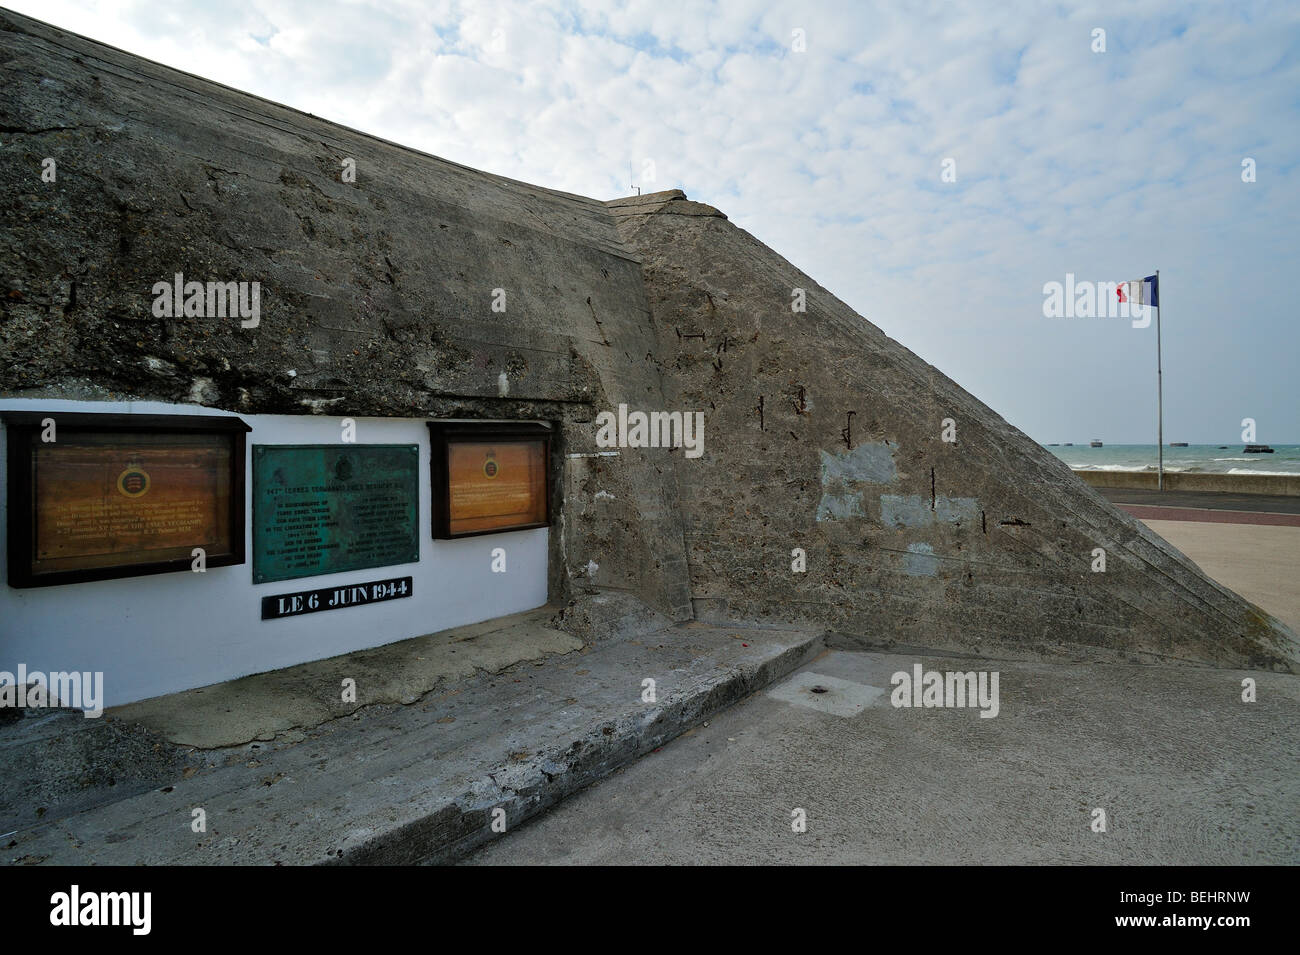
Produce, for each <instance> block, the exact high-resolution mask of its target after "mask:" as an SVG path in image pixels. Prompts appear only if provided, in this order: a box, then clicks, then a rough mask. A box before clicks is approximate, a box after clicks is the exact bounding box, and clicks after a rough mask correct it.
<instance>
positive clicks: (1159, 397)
mask: <svg viewBox="0 0 1300 955" xmlns="http://www.w3.org/2000/svg"><path fill="white" fill-rule="evenodd" d="M1155 293H1156V448H1157V451H1158V454H1159V462H1160V463H1159V466H1158V476H1157V479H1156V482H1157V484H1156V486H1157V489H1158V490H1161V491H1163V490H1164V489H1165V379H1164V368H1163V367H1162V365H1161V360H1160V270H1159V269H1156V287H1155Z"/></svg>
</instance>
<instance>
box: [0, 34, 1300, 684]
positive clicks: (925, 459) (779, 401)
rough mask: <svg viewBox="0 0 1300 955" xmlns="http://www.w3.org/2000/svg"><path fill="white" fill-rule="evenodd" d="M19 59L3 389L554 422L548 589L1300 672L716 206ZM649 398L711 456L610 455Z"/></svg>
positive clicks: (926, 641)
mask: <svg viewBox="0 0 1300 955" xmlns="http://www.w3.org/2000/svg"><path fill="white" fill-rule="evenodd" d="M0 53H2V54H3V56H0V82H3V84H4V88H5V90H6V94H7V95H6V97H4V98H3V99H2V100H0V215H3V216H4V218H5V221H6V223H7V227H6V229H5V231H4V233H3V236H2V237H0V252H3V255H2V256H0V284H2V285H3V289H0V309H2V310H3V313H2V318H3V321H2V322H0V395H2V396H7V397H28V398H32V397H34V398H76V399H84V400H108V399H110V398H112V399H120V398H137V399H152V400H161V401H171V402H178V403H182V404H192V405H200V406H203V407H210V408H220V409H225V410H230V411H235V412H240V413H249V414H251V413H261V414H316V415H329V416H337V417H342V416H344V415H349V416H362V415H367V416H378V417H400V418H418V417H421V416H430V417H443V418H477V419H484V418H491V419H541V420H547V421H551V422H554V424H555V425H556V428H557V433H558V434H559V436H560V440H559V444H560V456H561V460H562V461H563V468H562V471H561V474H560V480H559V481H558V486H557V496H556V502H557V505H559V506H558V507H557V510H556V514H555V520H556V525H555V527H554V528H553V529H552V533H551V535H550V547H551V574H552V580H551V594H552V597H553V599H567V598H570V597H574V596H579V597H581V596H584V595H590V594H594V593H599V592H605V593H606V594H626V595H629V596H631V597H635V598H639V599H641V600H644V601H645V602H646V603H648V604H649V605H650V606H651V607H652V608H653V609H654V610H656V611H658V612H660V613H662V614H664V615H666V616H668V617H670V618H672V619H676V620H684V619H687V618H689V617H690V616H692V614H693V613H696V614H697V615H698V616H701V617H721V618H728V617H730V618H742V619H746V620H760V621H762V620H767V621H772V622H774V623H776V622H781V623H786V622H792V623H813V624H816V625H820V626H825V627H829V628H833V629H836V630H841V631H844V632H845V633H850V634H857V635H860V636H861V637H862V638H863V639H867V640H871V641H874V642H878V643H882V644H889V643H894V644H908V643H911V644H922V645H926V646H931V647H947V648H954V649H961V650H967V651H974V652H983V653H994V654H995V653H998V652H1004V651H1005V652H1017V653H1024V652H1067V653H1070V654H1072V655H1076V656H1080V657H1095V658H1098V659H1139V660H1166V661H1187V662H1196V663H1212V664H1221V665H1231V666H1242V665H1248V666H1278V667H1283V668H1287V667H1291V666H1293V665H1296V663H1297V661H1300V650H1298V649H1297V644H1296V641H1295V637H1294V635H1293V634H1290V633H1289V632H1288V631H1285V630H1284V629H1282V628H1280V627H1279V625H1277V624H1276V623H1275V622H1274V621H1272V620H1271V619H1270V618H1268V617H1267V616H1265V615H1263V614H1262V613H1261V612H1260V611H1258V609H1257V608H1254V607H1252V606H1251V605H1249V604H1247V603H1246V602H1245V601H1243V600H1242V599H1240V598H1239V597H1237V596H1236V595H1235V594H1232V593H1231V592H1229V591H1227V590H1225V589H1224V588H1222V587H1221V586H1219V585H1217V584H1215V583H1213V582H1212V581H1210V580H1208V579H1207V578H1205V577H1204V575H1202V574H1201V573H1200V572H1199V571H1198V570H1197V569H1196V568H1195V566H1194V565H1192V564H1191V563H1190V562H1189V561H1188V560H1187V559H1186V558H1184V557H1183V556H1182V555H1181V554H1179V553H1178V552H1177V551H1175V550H1174V549H1173V548H1171V547H1169V545H1167V544H1166V543H1165V542H1163V541H1162V540H1160V539H1159V538H1158V537H1156V536H1155V535H1154V534H1152V533H1150V532H1149V531H1147V530H1146V529H1145V528H1144V527H1143V526H1142V525H1140V524H1139V523H1137V522H1135V521H1133V520H1132V519H1130V518H1129V517H1128V516H1127V515H1125V514H1123V513H1122V512H1120V511H1118V510H1117V509H1115V508H1113V507H1112V506H1110V505H1109V504H1107V503H1106V502H1105V501H1104V500H1103V499H1101V498H1100V497H1099V496H1098V495H1096V494H1095V492H1093V491H1091V490H1089V489H1088V488H1086V487H1085V486H1084V485H1083V484H1082V483H1081V482H1079V481H1078V480H1077V479H1076V478H1075V477H1074V476H1073V475H1072V474H1070V472H1069V470H1068V469H1067V468H1066V467H1065V465H1064V464H1063V463H1062V462H1060V461H1059V460H1057V459H1056V458H1055V457H1054V456H1052V455H1050V454H1049V453H1048V452H1047V451H1046V450H1044V449H1042V448H1040V447H1038V446H1037V445H1036V444H1035V443H1034V442H1032V441H1030V440H1029V439H1028V438H1027V437H1026V436H1025V435H1023V434H1021V433H1020V432H1018V431H1016V429H1014V428H1012V427H1011V426H1010V425H1008V424H1007V423H1006V422H1005V421H1003V420H1002V419H1001V418H1000V417H999V416H998V415H997V414H995V413H994V412H993V411H991V410H990V409H988V408H987V407H985V406H984V405H983V404H981V403H980V402H979V401H978V400H976V399H975V398H974V397H972V396H971V395H969V394H967V393H966V392H965V391H963V390H962V389H961V388H959V387H958V386H957V385H956V384H954V383H953V382H951V381H949V380H948V379H947V378H945V377H944V376H943V375H942V374H941V373H940V372H938V371H937V370H936V369H934V368H932V367H931V366H929V365H927V364H926V363H924V362H923V361H921V360H920V359H918V358H917V357H916V356H915V355H913V354H912V353H911V352H909V351H907V350H906V349H905V348H903V347H902V346H900V345H899V344H897V343H896V342H893V341H891V340H890V339H889V338H887V337H886V336H885V335H884V334H883V333H881V332H880V331H879V330H878V329H876V328H874V327H873V326H872V325H870V323H868V322H867V321H866V320H865V319H863V318H862V317H861V316H858V315H856V314H855V313H854V312H853V311H852V310H851V309H849V308H848V307H847V306H846V305H844V304H843V303H842V302H839V301H838V300H836V299H835V298H834V297H833V296H831V295H830V294H829V293H828V292H827V291H826V290H825V289H823V288H821V287H820V286H818V285H817V284H816V283H815V282H814V281H813V280H812V279H811V278H810V277H808V276H806V275H803V274H802V273H800V272H799V271H798V270H797V269H795V268H794V267H793V266H792V265H790V263H788V262H786V261H785V260H784V259H782V258H781V257H780V256H779V255H777V254H776V253H775V252H773V251H772V250H771V249H768V248H767V247H766V246H764V245H763V244H762V243H760V242H758V241H757V240H756V239H754V238H753V237H752V236H750V235H748V234H747V233H745V232H743V231H742V230H740V229H737V228H736V227H735V226H733V225H732V224H731V223H729V222H728V221H727V220H726V218H725V217H724V216H723V215H722V214H721V213H720V212H718V211H717V210H716V209H713V208H711V207H709V206H707V205H704V204H701V203H695V202H690V201H688V200H687V199H685V197H684V196H682V195H681V194H680V193H668V194H658V195H655V196H641V197H633V198H630V199H626V200H619V201H616V202H613V203H610V204H608V205H606V204H602V203H598V202H595V201H593V200H589V199H584V198H581V197H578V196H571V195H565V194H562V193H557V192H552V191H549V190H545V189H541V188H538V187H534V186H529V185H526V184H523V183H518V182H513V181H510V180H506V179H502V178H500V177H495V176H490V175H487V174H485V173H481V172H477V171H475V170H472V169H466V168H464V167H461V166H457V165H455V164H453V163H448V162H444V161H442V160H439V159H436V158H435V157H431V156H428V155H424V154H421V153H418V152H415V151H413V150H409V149H405V148H403V147H401V146H398V145H395V144H392V143H387V142H384V141H382V140H378V139H375V138H373V137H368V136H364V135H361V134H359V133H356V132H353V131H351V130H348V129H345V128H342V127H339V126H336V125H333V124H330V123H327V122H324V121H321V120H318V119H316V118H314V117H311V116H307V115H304V114H302V113H299V112H296V111H294V110H290V109H287V108H284V107H281V106H277V105H275V104H273V103H268V102H266V101H264V100H260V99H258V98H256V97H252V96H247V95H245V94H242V93H238V92H235V91H233V90H229V89H227V88H225V87H222V86H220V85H218V84H214V83H210V82H207V81H204V80H200V79H197V78H195V77H190V76H187V75H185V74H179V73H176V72H175V71H172V70H168V69H165V68H163V67H160V66H157V65H156V64H151V63H148V62H146V61H143V60H140V59H139V58H137V57H132V56H129V55H127V54H124V53H121V52H119V51H115V50H112V49H110V48H107V47H104V46H102V45H100V44H96V43H93V42H91V41H88V40H85V39H82V38H78V37H75V36H73V35H70V34H67V33H65V32H63V31H59V30H56V29H54V28H51V27H48V26H45V25H42V24H39V23H36V22H35V21H32V20H28V19H26V18H22V17H18V16H16V15H12V14H7V13H4V14H0ZM44 158H54V159H55V160H56V161H57V163H58V170H59V172H58V180H57V182H56V183H43V182H42V181H41V179H40V171H41V166H42V160H43V159H44ZM345 159H352V160H354V161H355V164H356V172H357V176H356V182H355V183H346V182H343V181H342V180H341V177H340V171H341V168H342V163H343V161H344V160H345ZM176 272H181V273H183V274H185V276H186V277H187V278H197V279H200V280H222V281H224V280H245V281H253V280H256V281H259V282H261V283H262V289H263V293H262V312H261V317H260V324H259V326H258V327H257V328H255V329H244V328H241V327H240V323H239V322H238V321H237V320H224V321H222V320H217V321H213V320H199V319H159V318H155V317H154V316H153V315H152V313H151V310H150V304H151V293H150V290H151V288H152V286H153V284H154V283H155V282H158V281H166V280H169V279H170V278H171V276H172V275H173V274H174V273H176ZM496 289H503V290H504V291H505V295H506V311H505V312H504V313H501V312H494V311H492V308H491V305H492V302H493V299H494V290H496ZM794 289H803V290H805V293H806V298H807V311H806V312H803V313H794V312H792V311H791V302H792V292H793V290H794ZM503 372H504V373H505V375H506V381H507V383H508V394H507V395H505V396H504V397H503V396H501V395H500V393H499V379H500V375H501V374H502V373H503ZM621 403H626V404H628V405H630V406H631V407H633V408H639V409H645V410H665V411H674V410H677V411H687V410H699V411H703V412H704V414H705V420H706V440H705V452H704V454H703V455H702V456H701V457H699V458H687V457H686V456H685V455H684V454H683V453H682V452H681V450H680V449H678V450H669V449H662V448H652V449H644V450H638V449H635V448H620V449H617V451H616V452H614V451H609V450H607V449H601V448H598V447H597V446H596V443H595V436H596V429H595V426H594V419H595V416H596V415H597V414H598V413H599V412H602V411H609V410H613V409H615V408H617V406H618V405H619V404H621ZM945 419H951V421H952V423H953V426H954V428H955V437H956V441H955V443H954V442H947V441H944V440H943V430H944V421H945ZM1099 547H1100V548H1103V549H1104V550H1105V551H1106V553H1107V560H1108V563H1107V570H1106V572H1105V573H1093V572H1092V571H1091V565H1092V561H1093V559H1094V558H1093V551H1094V549H1095V548H1099ZM796 548H798V549H802V550H803V551H805V552H806V560H807V569H806V570H805V571H804V572H802V573H796V572H794V571H793V570H792V569H791V563H792V553H791V552H792V551H793V550H795V549H796ZM587 603H588V604H591V605H593V606H594V603H595V602H594V601H588V602H587ZM619 606H620V607H622V606H623V605H622V604H620V605H619ZM624 609H626V608H625V607H624ZM597 618H599V613H595V615H594V616H593V615H592V614H586V613H585V612H584V611H582V610H579V611H578V612H577V613H575V619H581V620H583V621H586V623H584V626H592V625H595V624H593V623H592V621H595V620H597ZM601 619H603V618H601Z"/></svg>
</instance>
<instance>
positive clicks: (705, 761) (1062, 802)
mask: <svg viewBox="0 0 1300 955" xmlns="http://www.w3.org/2000/svg"><path fill="white" fill-rule="evenodd" d="M916 663H923V664H924V666H925V668H926V669H936V670H940V671H948V670H953V671H969V670H984V669H997V670H998V671H999V672H1000V681H999V699H1000V711H999V713H998V715H997V716H996V717H994V718H981V717H980V715H979V711H978V710H977V709H924V708H922V709H912V708H897V709H896V708H894V707H893V706H892V704H891V701H890V690H891V682H890V680H891V675H892V674H893V673H894V672H897V671H911V669H912V666H913V665H914V664H916ZM1245 677H1251V678H1253V679H1255V680H1256V681H1257V683H1258V702H1256V703H1244V702H1242V699H1241V694H1242V687H1241V681H1242V679H1243V678H1245ZM817 686H820V687H822V688H823V689H824V690H826V691H827V692H825V693H820V694H818V693H816V692H815V690H814V688H815V687H817ZM855 688H856V689H855ZM871 688H875V690H877V691H882V692H875V693H867V692H865V691H867V690H870V689H871ZM868 697H869V698H870V702H869V703H868V705H866V706H865V708H861V709H860V710H855V709H854V708H853V707H852V706H839V705H831V704H839V703H843V702H845V701H851V700H853V699H857V700H859V701H861V700H862V699H864V698H868ZM827 700H830V701H831V704H828V703H827V702H826V701H827ZM836 711H838V714H839V715H837V712H836ZM1297 712H1300V678H1297V677H1295V676H1291V675H1289V674H1278V673H1260V672H1256V673H1248V672H1236V671H1230V670H1215V669H1209V668H1199V667H1144V666H1115V665H1106V664H1095V663H1087V664H1059V663H1058V664H1049V663H1032V662H1011V661H987V660H974V659H970V658H965V659H943V658H938V657H928V656H926V657H917V656H904V655H887V654H879V653H854V652H840V651H831V652H829V653H827V654H826V655H825V656H823V657H821V658H819V659H816V660H814V661H812V662H811V663H809V664H808V665H807V666H806V667H804V668H803V670H801V671H800V672H799V674H796V675H795V676H793V677H791V678H789V679H788V680H786V681H783V682H781V683H778V684H777V685H776V686H774V687H773V688H772V689H771V690H770V691H767V692H764V693H758V694H755V695H754V696H752V697H750V698H749V699H747V700H745V701H744V702H742V703H740V704H738V705H736V706H733V707H732V708H731V709H729V710H727V711H726V712H725V713H722V714H719V715H718V716H716V717H714V718H713V719H711V720H710V721H709V722H708V724H707V725H706V726H701V727H699V728H697V729H695V730H694V731H692V732H690V733H687V734H685V735H683V736H681V737H679V738H678V739H677V740H675V741H674V742H672V743H670V744H669V745H667V746H665V747H664V748H663V750H662V751H660V752H657V753H654V754H652V755H649V756H646V757H645V758H644V759H641V760H639V761H638V762H636V763H634V764H632V765H629V766H627V767H626V768H624V769H623V770H621V771H620V772H617V773H615V774H614V775H612V776H610V777H608V778H607V779H605V780H603V781H602V782H600V783H598V784H596V785H594V786H592V787H590V788H589V789H587V790H585V791H584V792H582V793H579V794H578V795H577V796H575V797H573V798H572V799H570V800H568V801H566V802H565V803H564V804H563V805H561V806H559V807H557V808H556V809H555V810H553V811H552V812H550V813H548V814H547V815H545V816H543V817H541V818H540V819H537V820H536V821H534V822H531V823H529V824H528V825H526V826H525V827H523V828H522V829H519V830H517V831H512V832H511V833H509V834H507V835H506V836H505V837H503V838H502V839H500V840H498V841H496V842H494V843H492V844H491V845H490V846H487V847H486V848H484V849H483V850H482V851H480V852H479V853H477V854H476V855H475V856H473V857H472V858H471V859H470V860H468V861H470V862H473V863H476V864H525V865H550V864H582V863H586V864H590V863H598V864H610V865H626V864H642V865H661V864H700V863H709V864H712V863H716V864H733V865H735V864H739V865H770V864H773V863H777V864H781V863H791V864H832V865H834V864H838V865H861V864H873V863H881V864H920V863H938V864H950V865H951V864H976V865H979V864H997V865H1005V864H1027V865H1088V864H1094V865H1096V864H1100V865H1152V864H1154V865H1173V864H1179V865H1244V864H1258V863H1272V864H1289V865H1296V864H1300V814H1297V813H1296V806H1297V805H1300V774H1298V773H1297V771H1296V766H1297V759H1298V758H1300V753H1298V744H1297V737H1296V733H1295V718H1296V713H1297ZM1098 809H1101V810H1104V812H1105V824H1106V830H1105V832H1095V831H1093V824H1094V820H1095V819H1098V818H1099V817H1097V816H1096V815H1095V811H1096V810H1098ZM795 810H802V813H803V818H804V819H805V820H806V825H807V828H806V831H804V832H796V831H794V828H793V826H792V823H793V822H794V821H795V817H794V816H793V815H792V814H793V813H794V812H795Z"/></svg>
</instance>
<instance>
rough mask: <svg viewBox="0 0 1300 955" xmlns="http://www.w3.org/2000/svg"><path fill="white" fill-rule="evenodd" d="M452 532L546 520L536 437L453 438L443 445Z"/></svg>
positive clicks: (542, 469) (542, 456) (542, 461)
mask: <svg viewBox="0 0 1300 955" xmlns="http://www.w3.org/2000/svg"><path fill="white" fill-rule="evenodd" d="M447 464H448V484H449V487H450V491H451V494H450V498H451V500H450V505H451V507H450V510H451V513H450V527H449V530H450V532H451V533H452V534H467V533H475V532H479V531H495V530H503V529H507V528H515V527H536V526H538V525H540V524H545V523H546V456H545V450H544V447H543V443H542V442H541V441H502V442H491V443H488V442H483V443H481V444H480V443H470V442H459V441H456V442H452V443H450V444H449V445H448V447H447Z"/></svg>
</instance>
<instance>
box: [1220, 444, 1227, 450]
mask: <svg viewBox="0 0 1300 955" xmlns="http://www.w3.org/2000/svg"><path fill="white" fill-rule="evenodd" d="M1219 450H1220V451H1227V450H1228V446H1227V445H1226V444H1221V445H1219Z"/></svg>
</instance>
